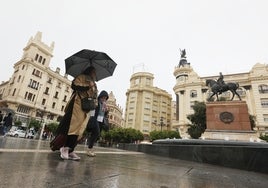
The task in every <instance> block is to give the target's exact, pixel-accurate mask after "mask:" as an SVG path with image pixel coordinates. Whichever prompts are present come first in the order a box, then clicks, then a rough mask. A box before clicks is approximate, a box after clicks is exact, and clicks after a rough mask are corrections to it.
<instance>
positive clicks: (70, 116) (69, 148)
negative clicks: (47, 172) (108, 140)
mask: <svg viewBox="0 0 268 188" xmlns="http://www.w3.org/2000/svg"><path fill="white" fill-rule="evenodd" d="M95 81H96V72H95V68H94V67H93V66H90V67H88V68H86V69H85V70H84V71H83V73H82V74H80V75H78V76H77V77H75V79H74V80H73V81H72V86H71V87H72V89H73V94H72V96H71V98H70V100H69V102H68V104H67V106H66V108H65V114H64V116H63V118H62V120H61V121H60V124H59V126H58V129H57V131H56V133H57V135H66V136H65V137H64V141H63V143H62V145H63V146H62V147H61V148H60V157H61V158H62V159H71V160H80V157H79V156H78V155H77V154H76V153H75V152H74V149H75V147H76V145H77V142H78V141H79V140H80V139H81V138H82V135H83V132H84V130H85V128H86V125H87V122H88V120H89V118H90V116H94V114H95V110H91V111H89V112H88V111H84V110H83V109H82V105H81V99H82V98H84V97H87V98H93V99H94V100H95V103H96V104H97V95H98V91H97V86H96V82H95ZM56 137H57V136H56Z"/></svg>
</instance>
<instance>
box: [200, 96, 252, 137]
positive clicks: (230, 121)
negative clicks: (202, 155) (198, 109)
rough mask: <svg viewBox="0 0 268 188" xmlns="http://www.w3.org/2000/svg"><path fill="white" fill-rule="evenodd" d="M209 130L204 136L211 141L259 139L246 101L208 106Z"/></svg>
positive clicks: (224, 102) (225, 102) (216, 103)
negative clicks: (253, 127)
mask: <svg viewBox="0 0 268 188" xmlns="http://www.w3.org/2000/svg"><path fill="white" fill-rule="evenodd" d="M206 118H207V129H206V131H205V133H204V135H203V137H205V138H209V139H230V140H247V141H249V140H251V139H254V140H255V139H257V135H256V132H255V131H252V129H251V125H250V120H249V113H248V107H247V104H246V102H245V101H219V102H208V103H207V104H206Z"/></svg>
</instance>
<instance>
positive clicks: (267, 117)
mask: <svg viewBox="0 0 268 188" xmlns="http://www.w3.org/2000/svg"><path fill="white" fill-rule="evenodd" d="M263 121H264V122H268V114H263Z"/></svg>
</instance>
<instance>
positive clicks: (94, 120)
mask: <svg viewBox="0 0 268 188" xmlns="http://www.w3.org/2000/svg"><path fill="white" fill-rule="evenodd" d="M108 98H109V95H108V93H107V92H106V91H104V90H103V91H101V92H100V94H99V96H98V106H97V107H96V110H95V116H93V117H91V118H90V120H89V122H88V125H87V131H88V132H89V133H91V134H89V136H88V139H87V144H88V149H87V155H88V156H90V157H95V156H96V154H95V152H94V150H93V146H94V144H95V142H96V141H97V140H98V138H99V136H100V133H101V130H102V124H103V122H104V119H105V118H107V116H108V107H107V104H106V101H107V100H108Z"/></svg>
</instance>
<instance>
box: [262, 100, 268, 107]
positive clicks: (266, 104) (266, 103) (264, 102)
mask: <svg viewBox="0 0 268 188" xmlns="http://www.w3.org/2000/svg"><path fill="white" fill-rule="evenodd" d="M261 106H262V107H263V108H268V99H261Z"/></svg>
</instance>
